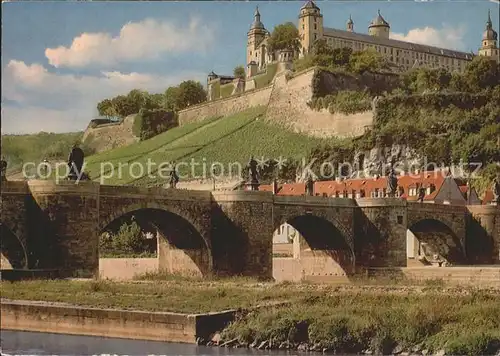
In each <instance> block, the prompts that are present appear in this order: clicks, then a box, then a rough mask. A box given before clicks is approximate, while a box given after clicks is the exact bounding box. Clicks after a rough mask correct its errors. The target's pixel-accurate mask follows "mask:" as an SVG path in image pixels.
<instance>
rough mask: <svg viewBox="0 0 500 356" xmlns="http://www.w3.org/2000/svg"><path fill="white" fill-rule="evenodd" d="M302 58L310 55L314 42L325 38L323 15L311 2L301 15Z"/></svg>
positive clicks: (301, 10) (305, 6) (302, 9)
mask: <svg viewBox="0 0 500 356" xmlns="http://www.w3.org/2000/svg"><path fill="white" fill-rule="evenodd" d="M298 30H299V36H300V43H301V49H300V57H303V56H304V55H306V54H307V53H309V52H310V51H311V49H312V45H313V44H314V41H316V40H318V39H320V38H322V37H323V15H322V14H321V11H320V9H319V7H318V6H316V4H315V3H314V2H313V1H312V0H309V1H308V2H307V3H306V4H305V5H304V6H302V7H301V8H300V14H299V26H298Z"/></svg>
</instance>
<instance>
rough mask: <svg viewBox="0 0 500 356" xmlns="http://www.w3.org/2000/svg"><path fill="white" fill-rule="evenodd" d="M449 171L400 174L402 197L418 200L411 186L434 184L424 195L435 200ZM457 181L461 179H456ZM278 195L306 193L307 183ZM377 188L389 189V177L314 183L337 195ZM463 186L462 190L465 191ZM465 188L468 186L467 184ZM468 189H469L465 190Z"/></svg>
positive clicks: (263, 187)
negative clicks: (337, 193)
mask: <svg viewBox="0 0 500 356" xmlns="http://www.w3.org/2000/svg"><path fill="white" fill-rule="evenodd" d="M448 175H449V173H448V172H444V171H428V172H422V173H419V174H409V175H408V174H407V175H403V176H398V186H399V187H400V188H403V194H402V195H401V198H406V199H408V200H410V201H413V200H417V199H418V197H417V196H415V195H414V196H408V194H409V188H416V187H417V186H422V187H424V188H428V187H430V186H431V184H432V185H434V187H435V189H434V191H433V192H432V193H431V194H428V195H426V196H425V197H424V200H434V198H435V197H436V195H437V194H438V192H439V189H440V188H441V186H442V184H443V182H444V180H445V179H446V176H448ZM455 181H459V180H458V179H455ZM279 188H280V189H279V191H278V195H305V184H304V183H290V184H283V185H281V186H280V187H279ZM375 189H378V190H383V189H387V177H377V178H356V179H346V180H342V181H337V180H332V181H318V182H315V183H314V195H320V196H321V195H326V196H335V195H336V192H339V194H343V192H344V191H347V194H350V193H352V192H353V191H354V192H355V193H359V192H360V191H361V190H364V192H365V197H370V196H371V194H372V192H374V191H375ZM463 189H464V188H462V187H460V190H461V191H462V192H463ZM465 189H467V187H466V186H465ZM259 190H262V191H272V185H261V186H260V187H259ZM465 191H467V190H465Z"/></svg>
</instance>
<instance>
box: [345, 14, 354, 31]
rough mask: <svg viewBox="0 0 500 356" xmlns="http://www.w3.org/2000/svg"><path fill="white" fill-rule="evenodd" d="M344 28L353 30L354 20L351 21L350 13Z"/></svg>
mask: <svg viewBox="0 0 500 356" xmlns="http://www.w3.org/2000/svg"><path fill="white" fill-rule="evenodd" d="M346 29H347V31H349V32H354V21H352V17H351V15H349V21H347V26H346Z"/></svg>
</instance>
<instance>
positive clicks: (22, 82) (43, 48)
mask: <svg viewBox="0 0 500 356" xmlns="http://www.w3.org/2000/svg"><path fill="white" fill-rule="evenodd" d="M302 4H303V1H276V2H275V1H267V2H262V1H247V2H243V1H221V2H211V1H197V2H195V1H189V2H142V1H141V2H65V1H55V2H43V1H40V2H29V1H26V2H8V3H5V2H4V3H2V25H3V26H2V27H3V28H2V30H3V31H2V133H27V132H38V131H49V132H66V131H77V130H83V129H85V127H86V125H87V124H88V122H89V120H90V119H92V117H93V116H95V115H96V110H95V106H96V104H97V102H98V101H100V100H102V99H104V98H107V97H113V96H115V95H119V94H125V93H127V92H128V91H130V90H131V89H133V88H140V89H145V90H148V91H151V92H163V91H164V90H165V89H166V88H168V87H169V86H170V85H175V84H178V83H179V82H180V81H182V80H186V79H195V80H199V81H201V82H202V83H203V84H205V80H206V79H205V78H206V74H207V73H208V72H210V71H212V70H214V71H215V72H216V73H220V74H231V73H232V70H233V68H234V67H235V66H236V65H245V57H246V55H245V46H246V33H247V31H248V29H249V26H250V24H251V22H252V20H253V12H254V10H255V6H256V5H258V6H259V10H260V12H261V20H262V22H263V23H264V25H265V26H266V28H267V29H268V30H270V31H272V29H273V27H274V26H275V25H277V24H280V23H283V22H286V21H292V22H294V23H296V21H297V16H298V12H299V9H300V7H301V5H302ZM317 5H318V6H319V7H320V8H321V11H322V13H323V17H324V20H323V21H324V25H325V26H327V27H333V28H342V29H343V28H344V27H345V22H346V21H347V19H348V18H349V14H351V15H352V18H353V20H354V23H355V31H356V32H362V33H366V31H367V26H368V24H369V22H370V20H371V19H372V18H374V17H375V16H376V14H377V10H378V9H380V11H381V13H382V15H383V16H384V18H385V19H386V20H387V21H388V22H389V23H390V24H391V32H392V36H393V37H394V38H398V39H404V40H408V41H410V42H417V43H426V44H431V45H437V46H443V47H446V48H451V49H457V50H464V51H471V50H472V51H474V52H477V49H478V46H479V45H480V41H481V35H482V32H483V31H484V27H485V22H486V17H487V12H488V9H490V10H491V14H492V20H493V26H494V28H495V29H496V30H497V31H498V30H499V24H498V12H499V4H498V1H493V0H492V1H487V0H475V1H474V0H471V1H467V2H459V1H425V2H415V1H410V0H408V1H384V2H381V1H368V0H367V1H344V2H340V1H318V2H317Z"/></svg>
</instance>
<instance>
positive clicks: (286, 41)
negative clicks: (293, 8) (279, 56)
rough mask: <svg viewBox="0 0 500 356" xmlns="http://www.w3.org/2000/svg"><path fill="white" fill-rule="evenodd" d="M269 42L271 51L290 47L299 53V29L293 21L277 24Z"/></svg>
mask: <svg viewBox="0 0 500 356" xmlns="http://www.w3.org/2000/svg"><path fill="white" fill-rule="evenodd" d="M268 44H269V49H270V51H273V52H274V51H277V50H282V49H290V50H293V51H294V52H296V53H297V52H298V51H299V49H300V38H299V30H297V27H295V25H294V24H293V23H292V22H286V23H284V24H281V25H278V26H275V27H274V30H273V32H272V34H271V37H270V38H269V41H268Z"/></svg>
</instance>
